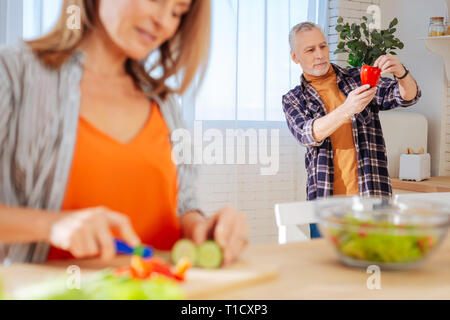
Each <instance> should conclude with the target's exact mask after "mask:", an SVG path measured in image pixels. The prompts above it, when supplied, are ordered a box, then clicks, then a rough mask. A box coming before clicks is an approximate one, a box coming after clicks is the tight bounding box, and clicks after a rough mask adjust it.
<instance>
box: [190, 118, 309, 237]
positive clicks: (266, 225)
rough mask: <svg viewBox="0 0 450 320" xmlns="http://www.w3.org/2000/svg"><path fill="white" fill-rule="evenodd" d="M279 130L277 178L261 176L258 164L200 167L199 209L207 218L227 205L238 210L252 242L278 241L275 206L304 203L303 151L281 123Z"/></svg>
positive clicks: (304, 175)
mask: <svg viewBox="0 0 450 320" xmlns="http://www.w3.org/2000/svg"><path fill="white" fill-rule="evenodd" d="M279 128H280V129H279V130H280V131H279V135H280V140H279V141H280V145H279V152H280V166H279V171H278V173H277V174H276V175H267V176H263V175H261V174H260V165H259V164H258V165H202V166H201V167H200V177H199V184H198V196H199V201H200V207H201V208H202V210H204V211H205V213H206V214H208V215H210V214H213V213H214V212H216V211H217V210H220V209H221V208H223V207H224V206H227V205H231V206H233V207H235V208H237V209H238V210H239V211H240V212H242V213H244V214H245V215H246V217H247V222H248V225H249V229H250V242H251V243H275V242H277V239H278V230H277V227H276V223H275V217H274V205H275V204H276V203H279V202H292V201H301V200H306V170H305V165H304V152H305V148H303V147H300V145H299V144H298V142H297V141H296V140H295V138H294V137H293V136H292V134H291V132H290V131H289V129H288V128H287V126H284V125H283V124H280V125H279ZM229 129H232V128H229ZM247 150H248V149H247Z"/></svg>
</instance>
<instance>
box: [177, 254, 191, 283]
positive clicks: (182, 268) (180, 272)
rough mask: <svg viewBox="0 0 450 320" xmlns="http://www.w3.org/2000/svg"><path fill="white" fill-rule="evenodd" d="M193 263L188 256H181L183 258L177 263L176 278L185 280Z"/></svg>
mask: <svg viewBox="0 0 450 320" xmlns="http://www.w3.org/2000/svg"><path fill="white" fill-rule="evenodd" d="M191 265H192V264H191V261H189V259H188V258H181V260H180V261H178V263H177V265H176V266H175V271H174V274H175V278H176V279H178V280H180V281H184V276H185V274H186V271H187V270H188V269H189V268H190V267H191Z"/></svg>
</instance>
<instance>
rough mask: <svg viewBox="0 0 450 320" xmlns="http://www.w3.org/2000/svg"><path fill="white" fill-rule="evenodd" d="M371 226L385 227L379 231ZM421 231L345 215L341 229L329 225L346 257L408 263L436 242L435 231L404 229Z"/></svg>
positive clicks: (418, 257) (425, 252) (337, 246)
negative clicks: (426, 232) (424, 232)
mask: <svg viewBox="0 0 450 320" xmlns="http://www.w3.org/2000/svg"><path fill="white" fill-rule="evenodd" d="M372 228H377V229H378V228H380V229H381V228H382V229H383V230H385V232H379V233H377V230H375V229H372ZM416 229H417V230H419V229H418V228H417V227H416V226H404V225H402V226H399V225H394V224H392V223H389V222H375V221H371V220H369V221H361V220H358V219H356V218H354V217H351V216H346V217H345V218H344V226H343V227H342V228H341V229H337V228H329V233H330V237H331V240H332V241H333V243H334V244H335V246H336V248H337V249H338V250H339V252H340V253H342V254H343V255H345V256H348V257H350V258H353V259H358V260H365V261H373V262H389V263H406V262H414V261H417V260H420V259H421V258H422V257H424V256H425V255H426V254H427V253H428V252H429V251H430V250H431V249H432V248H433V247H434V246H435V245H436V239H437V237H436V236H435V235H433V234H430V233H428V234H423V235H422V234H420V233H418V232H413V233H414V234H413V235H411V234H408V232H403V231H405V230H408V231H414V230H416Z"/></svg>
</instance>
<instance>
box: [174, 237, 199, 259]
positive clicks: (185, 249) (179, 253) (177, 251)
mask: <svg viewBox="0 0 450 320" xmlns="http://www.w3.org/2000/svg"><path fill="white" fill-rule="evenodd" d="M182 258H188V259H189V261H190V262H191V263H192V264H194V263H195V261H196V259H197V247H196V246H195V243H194V242H192V241H191V240H189V239H181V240H178V241H177V243H175V245H174V246H173V248H172V252H171V259H172V262H173V264H177V263H178V261H180V260H181V259H182Z"/></svg>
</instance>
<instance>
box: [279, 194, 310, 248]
mask: <svg viewBox="0 0 450 320" xmlns="http://www.w3.org/2000/svg"><path fill="white" fill-rule="evenodd" d="M275 220H276V223H277V227H278V243H279V244H284V243H288V242H295V241H309V240H310V229H309V224H310V223H316V222H317V220H316V217H315V215H314V207H313V202H309V201H301V202H291V203H278V204H276V205H275Z"/></svg>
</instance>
